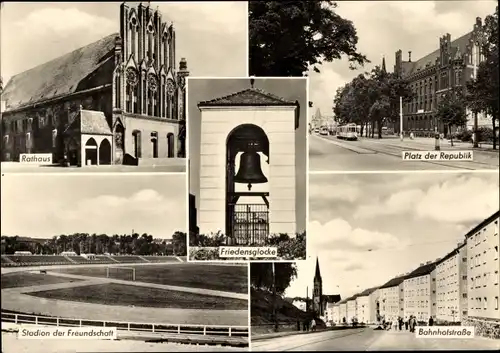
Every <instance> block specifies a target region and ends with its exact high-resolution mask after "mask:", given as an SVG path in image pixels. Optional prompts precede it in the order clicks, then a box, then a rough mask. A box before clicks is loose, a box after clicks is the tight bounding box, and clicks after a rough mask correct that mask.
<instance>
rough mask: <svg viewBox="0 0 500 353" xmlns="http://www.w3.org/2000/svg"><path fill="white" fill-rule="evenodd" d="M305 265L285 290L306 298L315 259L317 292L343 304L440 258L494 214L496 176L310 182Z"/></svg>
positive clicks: (329, 177) (431, 175)
mask: <svg viewBox="0 0 500 353" xmlns="http://www.w3.org/2000/svg"><path fill="white" fill-rule="evenodd" d="M309 200H310V205H309V225H308V229H307V232H308V238H307V242H308V243H307V256H308V260H306V261H299V262H297V266H298V277H297V278H296V279H295V280H294V281H293V283H292V284H291V286H290V287H289V288H288V289H287V291H286V295H287V296H290V297H295V296H301V297H303V296H304V295H305V293H306V287H307V286H309V295H311V290H312V285H313V277H314V270H315V264H316V256H318V258H319V264H320V270H321V274H322V278H323V294H341V296H342V298H347V297H348V296H350V295H353V294H356V293H358V292H360V291H362V290H364V289H367V288H371V287H375V286H380V285H383V284H384V283H386V282H387V281H389V280H390V279H392V278H394V277H396V276H398V275H400V274H403V273H407V272H409V271H412V270H414V269H416V268H417V267H418V266H419V265H420V264H421V263H423V262H426V261H434V260H436V259H438V258H442V257H443V256H445V255H446V254H448V253H449V252H451V251H452V250H453V249H454V247H456V245H457V243H458V242H459V241H463V240H464V235H465V234H466V233H467V232H468V231H469V230H470V229H472V228H473V227H474V226H476V225H477V224H478V223H480V222H481V221H483V220H484V219H486V218H487V217H489V216H491V215H492V214H493V213H494V212H496V211H498V210H499V181H498V172H497V173H411V174H408V173H403V174H344V175H340V174H335V175H319V174H316V175H313V174H311V175H310V176H309Z"/></svg>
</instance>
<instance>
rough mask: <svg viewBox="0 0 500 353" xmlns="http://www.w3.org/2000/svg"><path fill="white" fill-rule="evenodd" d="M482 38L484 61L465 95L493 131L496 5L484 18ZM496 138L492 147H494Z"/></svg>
mask: <svg viewBox="0 0 500 353" xmlns="http://www.w3.org/2000/svg"><path fill="white" fill-rule="evenodd" d="M482 29H483V33H484V38H483V39H484V40H483V43H482V45H481V51H482V54H483V56H484V61H483V62H481V63H480V64H479V68H478V71H477V76H476V78H475V79H474V80H471V81H469V82H468V84H467V95H466V97H465V99H466V102H467V104H468V106H469V108H470V109H471V110H472V111H473V112H475V113H481V112H482V113H485V114H487V115H489V116H491V118H492V127H493V131H494V132H495V130H496V121H498V119H499V117H500V115H499V99H500V97H499V94H498V91H499V88H500V87H499V82H498V81H499V77H498V75H499V72H498V6H497V8H496V10H495V13H494V14H492V15H489V16H487V17H486V18H485V21H484V25H483V28H482ZM496 142H497V141H496V138H493V148H494V149H496Z"/></svg>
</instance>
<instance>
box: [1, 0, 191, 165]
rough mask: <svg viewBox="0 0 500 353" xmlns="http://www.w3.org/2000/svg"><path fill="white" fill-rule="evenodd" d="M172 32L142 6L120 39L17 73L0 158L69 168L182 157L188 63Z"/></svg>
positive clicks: (8, 96)
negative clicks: (46, 160) (179, 55)
mask: <svg viewBox="0 0 500 353" xmlns="http://www.w3.org/2000/svg"><path fill="white" fill-rule="evenodd" d="M175 48H176V46H175V30H174V27H173V25H172V24H167V23H165V22H163V21H162V15H161V13H160V12H158V11H153V10H152V9H151V8H150V7H146V6H144V5H142V4H140V5H139V6H138V7H137V8H130V7H128V6H127V5H125V4H122V5H121V8H120V33H115V34H111V35H109V36H107V37H104V38H102V39H101V40H99V41H97V42H95V43H92V44H89V45H87V46H85V47H83V48H80V49H77V50H75V51H73V52H71V53H69V54H66V55H63V56H61V57H59V58H57V59H54V60H52V61H50V62H47V63H45V64H42V65H40V66H37V67H35V68H33V69H31V70H28V71H25V72H23V73H20V74H18V75H16V76H14V77H12V79H11V80H10V81H9V82H8V83H7V85H6V86H5V89H4V90H3V94H2V106H5V109H2V112H3V114H2V115H3V116H2V136H3V141H2V151H3V153H2V160H4V161H18V160H19V155H20V154H21V153H52V155H53V160H54V161H61V160H63V159H64V158H65V157H66V158H67V160H68V161H69V162H70V164H72V165H86V164H89V163H90V164H93V165H95V164H122V163H125V164H139V163H140V162H141V161H146V160H148V159H155V160H157V158H173V157H185V104H184V101H185V90H184V88H185V80H186V76H188V75H189V71H188V70H187V63H186V60H185V59H184V58H183V59H181V60H180V65H179V69H178V70H177V69H176V67H175V65H176V56H175Z"/></svg>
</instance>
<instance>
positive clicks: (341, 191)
mask: <svg viewBox="0 0 500 353" xmlns="http://www.w3.org/2000/svg"><path fill="white" fill-rule="evenodd" d="M315 180H316V179H315ZM360 196H361V191H360V187H359V185H358V183H347V182H343V181H341V180H339V182H337V183H332V182H331V181H330V179H323V180H319V182H312V183H311V182H310V183H309V198H310V199H311V200H318V199H325V198H327V199H328V201H347V202H355V201H357V200H358V199H359V197H360Z"/></svg>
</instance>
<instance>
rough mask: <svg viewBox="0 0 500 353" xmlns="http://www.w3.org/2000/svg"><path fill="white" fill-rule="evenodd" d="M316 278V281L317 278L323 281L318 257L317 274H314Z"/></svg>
mask: <svg viewBox="0 0 500 353" xmlns="http://www.w3.org/2000/svg"><path fill="white" fill-rule="evenodd" d="M314 278H315V279H316V278H319V279H321V272H320V270H319V259H318V257H316V272H315V274H314Z"/></svg>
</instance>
